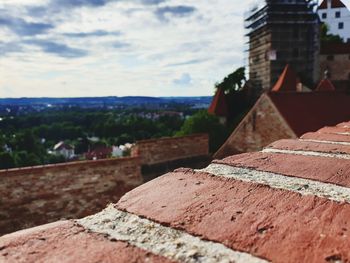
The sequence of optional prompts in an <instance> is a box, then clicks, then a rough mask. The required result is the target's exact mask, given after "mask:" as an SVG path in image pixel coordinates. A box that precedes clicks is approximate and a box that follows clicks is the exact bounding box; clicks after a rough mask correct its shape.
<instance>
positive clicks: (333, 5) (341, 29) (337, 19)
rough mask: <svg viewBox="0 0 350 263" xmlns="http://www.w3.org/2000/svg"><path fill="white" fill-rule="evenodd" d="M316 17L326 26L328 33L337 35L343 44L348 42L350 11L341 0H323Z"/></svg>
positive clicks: (349, 40) (349, 39)
mask: <svg viewBox="0 0 350 263" xmlns="http://www.w3.org/2000/svg"><path fill="white" fill-rule="evenodd" d="M318 15H319V17H320V19H321V21H322V22H323V23H325V24H327V26H328V28H329V33H331V34H333V35H339V36H340V37H341V38H342V39H343V41H344V42H350V24H349V21H350V11H349V9H348V8H347V7H346V6H345V4H344V3H343V2H342V1H341V0H323V1H322V3H321V5H320V6H319V8H318Z"/></svg>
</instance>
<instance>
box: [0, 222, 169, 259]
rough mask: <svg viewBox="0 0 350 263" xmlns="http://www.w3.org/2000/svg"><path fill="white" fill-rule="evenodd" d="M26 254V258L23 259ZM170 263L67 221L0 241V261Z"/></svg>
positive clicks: (6, 237)
mask: <svg viewBox="0 0 350 263" xmlns="http://www.w3.org/2000/svg"><path fill="white" fill-rule="evenodd" d="M23 254H27V255H28V256H27V257H23ZM4 261H6V262H17V263H20V262H23V263H39V262H42V263H47V262H71V263H75V262H86V263H90V262H91V263H94V262H105V263H119V262H120V263H130V262H135V263H141V262H154V263H160V262H164V263H168V262H169V263H170V262H171V261H170V260H167V259H166V258H162V257H160V256H156V255H153V254H151V253H149V252H147V251H144V250H142V249H139V248H136V247H133V246H130V245H129V244H128V243H126V242H121V241H115V242H110V241H109V240H108V239H106V238H105V237H104V236H102V235H98V234H93V233H89V232H88V231H86V230H85V229H84V228H82V227H80V226H77V225H76V224H74V223H73V222H70V221H62V222H57V223H52V224H48V225H44V226H41V227H37V228H33V229H30V230H24V231H20V232H18V233H15V234H14V235H11V236H4V237H2V239H1V240H0V262H4Z"/></svg>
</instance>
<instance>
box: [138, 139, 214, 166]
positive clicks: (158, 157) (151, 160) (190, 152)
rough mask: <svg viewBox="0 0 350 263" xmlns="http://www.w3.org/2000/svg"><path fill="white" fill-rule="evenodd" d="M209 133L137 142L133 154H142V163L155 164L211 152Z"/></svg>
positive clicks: (205, 154)
mask: <svg viewBox="0 0 350 263" xmlns="http://www.w3.org/2000/svg"><path fill="white" fill-rule="evenodd" d="M208 144H209V138H208V135H207V134H195V135H190V136H184V137H174V138H161V139H154V140H144V141H138V142H136V145H135V146H134V147H133V149H132V156H140V158H141V164H142V165H154V164H159V163H165V162H169V161H174V160H179V159H186V158H191V157H198V156H207V155H208V154H209V146H208Z"/></svg>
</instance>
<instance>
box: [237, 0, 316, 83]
mask: <svg viewBox="0 0 350 263" xmlns="http://www.w3.org/2000/svg"><path fill="white" fill-rule="evenodd" d="M317 6H318V1H316V0H265V1H260V3H259V4H257V5H255V6H252V7H251V8H250V9H249V11H248V12H246V13H245V15H244V26H245V30H246V37H247V41H246V45H247V47H246V50H247V54H248V59H247V60H246V63H247V64H248V68H249V79H250V80H251V83H252V84H253V85H254V86H255V87H256V88H257V89H261V90H268V89H270V88H271V87H272V85H273V84H274V82H275V81H276V80H277V78H278V76H279V75H280V73H281V72H282V70H283V68H284V67H285V66H286V64H290V65H291V66H292V67H293V68H295V69H296V71H297V72H298V73H299V76H300V77H301V78H302V80H303V81H304V83H306V84H308V85H312V84H313V82H315V81H316V78H317V75H318V72H317V68H318V67H317V63H318V52H319V24H320V21H319V18H318V15H317V12H316V11H317V10H316V9H317Z"/></svg>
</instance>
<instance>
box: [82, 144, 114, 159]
mask: <svg viewBox="0 0 350 263" xmlns="http://www.w3.org/2000/svg"><path fill="white" fill-rule="evenodd" d="M111 156H112V147H104V146H100V147H96V148H95V149H93V150H90V151H88V152H87V153H86V154H85V158H86V159H87V160H100V159H107V158H110V157H111Z"/></svg>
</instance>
